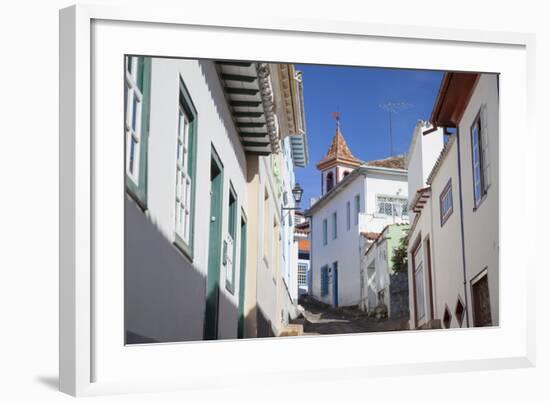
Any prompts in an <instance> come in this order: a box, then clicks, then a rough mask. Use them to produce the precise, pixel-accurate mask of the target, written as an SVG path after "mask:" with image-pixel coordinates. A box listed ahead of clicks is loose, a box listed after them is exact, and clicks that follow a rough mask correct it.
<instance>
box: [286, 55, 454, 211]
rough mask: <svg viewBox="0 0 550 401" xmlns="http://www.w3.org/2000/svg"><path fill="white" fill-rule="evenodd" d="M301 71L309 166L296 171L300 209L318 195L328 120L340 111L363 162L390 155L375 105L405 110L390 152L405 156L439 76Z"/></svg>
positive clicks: (330, 129) (395, 121)
mask: <svg viewBox="0 0 550 401" xmlns="http://www.w3.org/2000/svg"><path fill="white" fill-rule="evenodd" d="M295 67H296V69H297V70H300V71H302V72H303V82H304V86H303V88H304V109H305V116H306V125H307V137H308V138H307V139H308V148H309V164H308V166H307V167H305V168H296V169H295V172H296V181H297V182H299V183H300V185H301V186H302V188H303V189H304V195H303V200H302V204H301V206H302V208H304V209H306V208H307V207H308V206H309V199H310V198H311V197H319V196H320V191H321V188H320V182H321V179H320V172H319V171H318V170H317V169H316V168H315V164H316V163H317V162H318V161H319V160H321V159H322V158H323V156H324V155H325V154H326V152H327V150H328V148H329V146H330V143H331V141H332V137H333V136H334V132H335V129H336V126H335V121H334V119H333V118H332V116H331V113H332V112H334V111H339V112H340V127H341V130H342V134H343V135H344V138H345V139H346V142H347V143H348V146H349V147H350V149H351V151H352V153H353V154H354V155H355V156H356V157H357V158H359V159H361V160H364V161H369V160H375V159H381V158H385V157H388V156H390V137H389V117H388V112H387V111H385V110H383V109H382V108H381V107H380V104H384V103H388V102H394V103H395V102H402V103H406V104H409V106H407V107H405V108H404V109H402V110H400V111H398V112H397V113H395V114H393V116H392V127H393V129H392V131H393V135H392V136H393V153H394V155H396V154H403V153H406V152H407V150H408V147H409V142H410V139H411V135H412V132H413V128H414V126H415V124H416V121H417V120H420V119H422V120H425V119H428V118H429V116H430V114H431V111H432V106H433V103H434V101H435V98H436V96H437V91H438V89H439V84H440V82H441V78H442V77H443V73H442V72H439V71H420V70H400V69H387V68H365V67H335V66H317V65H301V64H297V65H295Z"/></svg>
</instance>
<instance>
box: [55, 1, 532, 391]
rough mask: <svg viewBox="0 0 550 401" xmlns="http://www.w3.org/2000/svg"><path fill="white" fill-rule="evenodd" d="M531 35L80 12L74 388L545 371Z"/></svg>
mask: <svg viewBox="0 0 550 401" xmlns="http://www.w3.org/2000/svg"><path fill="white" fill-rule="evenodd" d="M533 47H534V38H533V36H530V35H527V34H517V33H514V34H512V33H504V32H477V31H465V30H449V29H435V28H427V27H422V26H418V27H410V26H408V27H403V26H380V25H372V24H368V23H357V22H348V23H341V22H334V21H314V20H294V19H291V18H289V19H285V20H279V19H269V18H268V19H264V20H262V21H261V22H251V21H249V20H246V21H245V20H233V19H232V20H224V19H215V18H212V17H211V16H207V15H185V14H184V13H183V11H182V10H173V11H172V12H168V11H159V10H156V11H155V12H154V13H152V10H150V9H139V8H135V9H131V10H130V9H115V8H109V7H104V6H73V7H70V8H67V9H63V10H61V12H60V110H61V111H60V137H61V139H60V171H61V173H60V187H61V190H60V202H61V208H60V213H61V217H60V218H61V220H60V244H61V245H60V388H61V390H62V391H63V392H66V393H69V394H72V395H95V394H112V393H127V392H140V391H166V390H185V389H193V390H196V389H206V388H208V387H211V386H215V387H220V386H222V387H223V386H227V387H232V386H238V385H240V383H242V378H243V377H246V380H247V381H248V382H250V381H254V382H255V383H257V384H260V385H261V384H262V383H266V384H268V383H269V381H270V380H272V379H273V377H277V378H280V379H281V380H288V381H295V380H297V373H299V380H301V381H304V380H305V381H315V380H320V379H321V380H327V379H331V378H332V379H338V378H344V377H346V378H350V377H352V378H357V379H360V378H362V377H376V376H382V375H384V376H386V375H402V374H411V373H414V374H421V373H434V372H441V371H445V372H449V371H466V370H479V369H501V368H511V367H530V366H533V365H534V349H535V343H534V293H533V289H534V283H533V278H532V277H533V276H532V270H533V268H534V263H533V261H531V260H529V258H530V257H531V256H529V255H525V254H524V253H522V252H521V249H519V248H518V246H517V234H516V233H518V232H522V226H521V221H523V220H526V219H534V218H536V217H535V216H534V214H535V210H534V209H533V208H532V207H530V204H531V200H530V196H529V192H528V191H526V190H525V188H524V185H525V184H522V183H525V182H526V178H525V177H527V176H528V175H529V173H528V166H529V164H528V161H529V160H530V158H531V157H532V154H533V152H534V150H533V149H532V145H531V144H532V143H534V141H533V140H532V139H533V132H532V129H531V118H530V113H531V112H532V102H533V96H534V94H533V88H534V84H535V83H534V76H533V69H534V64H533V57H534V56H533V51H534V50H533ZM297 355H299V363H297V362H296V361H297Z"/></svg>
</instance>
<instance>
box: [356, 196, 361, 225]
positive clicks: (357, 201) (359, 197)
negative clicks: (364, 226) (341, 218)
mask: <svg viewBox="0 0 550 401" xmlns="http://www.w3.org/2000/svg"><path fill="white" fill-rule="evenodd" d="M360 212H361V195H359V194H357V195H355V225H357V224H359V213H360Z"/></svg>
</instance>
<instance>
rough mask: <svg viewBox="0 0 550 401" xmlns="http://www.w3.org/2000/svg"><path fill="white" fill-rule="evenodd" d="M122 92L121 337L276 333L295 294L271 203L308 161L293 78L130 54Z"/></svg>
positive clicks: (271, 69)
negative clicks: (288, 284)
mask: <svg viewBox="0 0 550 401" xmlns="http://www.w3.org/2000/svg"><path fill="white" fill-rule="evenodd" d="M124 88H125V92H124V93H125V115H126V123H125V141H126V156H125V169H126V194H127V196H126V202H125V291H124V295H125V327H126V342H127V343H147V342H172V341H186V340H201V339H230V338H237V337H256V336H258V335H278V334H279V333H280V332H281V331H283V330H284V325H285V320H288V319H287V318H285V316H286V315H288V314H290V313H292V310H293V308H292V302H293V298H295V297H293V296H292V294H291V292H292V291H293V289H292V288H289V287H286V286H285V285H284V280H285V279H286V280H289V281H296V280H295V278H290V279H289V276H292V275H294V277H295V275H296V272H295V270H292V269H291V268H290V267H291V266H294V265H295V264H293V263H294V262H293V260H294V261H295V260H296V258H297V255H296V256H294V255H292V252H294V250H293V247H292V242H293V235H292V233H293V229H288V230H287V229H283V228H282V227H283V226H284V224H283V222H282V213H281V207H282V206H284V205H285V204H286V203H288V205H289V206H293V203H292V200H291V199H290V200H289V201H288V202H287V201H286V199H287V197H285V193H287V192H289V191H290V190H291V188H292V186H293V185H294V174H293V168H294V166H301V165H304V164H305V162H306V161H307V156H305V155H307V152H306V151H305V149H304V147H300V144H302V145H303V146H305V131H304V129H303V124H302V120H303V115H302V105H301V104H300V102H301V77H300V76H299V74H297V73H296V72H295V71H294V67H293V66H292V65H288V64H265V63H254V62H241V61H220V62H216V61H209V60H186V59H168V58H150V57H137V56H136V57H128V58H127V59H126V73H125V86H124ZM291 136H292V137H293V136H300V137H301V138H297V139H295V140H291V139H290V137H291ZM290 198H291V197H290ZM284 244H290V246H283V245H284ZM294 253H296V254H297V251H296V252H294ZM286 261H288V266H289V267H287V266H286ZM266 283H267V284H266ZM282 288H283V289H284V288H286V290H285V291H286V292H285V291H283V290H282ZM259 289H262V290H263V292H261V294H267V295H266V296H269V297H270V298H269V299H268V300H266V299H263V298H262V299H260V297H259V296H257V290H259ZM296 292H297V290H296ZM258 322H262V323H258Z"/></svg>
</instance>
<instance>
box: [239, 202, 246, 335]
mask: <svg viewBox="0 0 550 401" xmlns="http://www.w3.org/2000/svg"><path fill="white" fill-rule="evenodd" d="M239 275H240V276H239V331H238V337H239V338H244V293H245V279H246V219H245V217H244V213H243V212H241V269H240V272H239Z"/></svg>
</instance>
